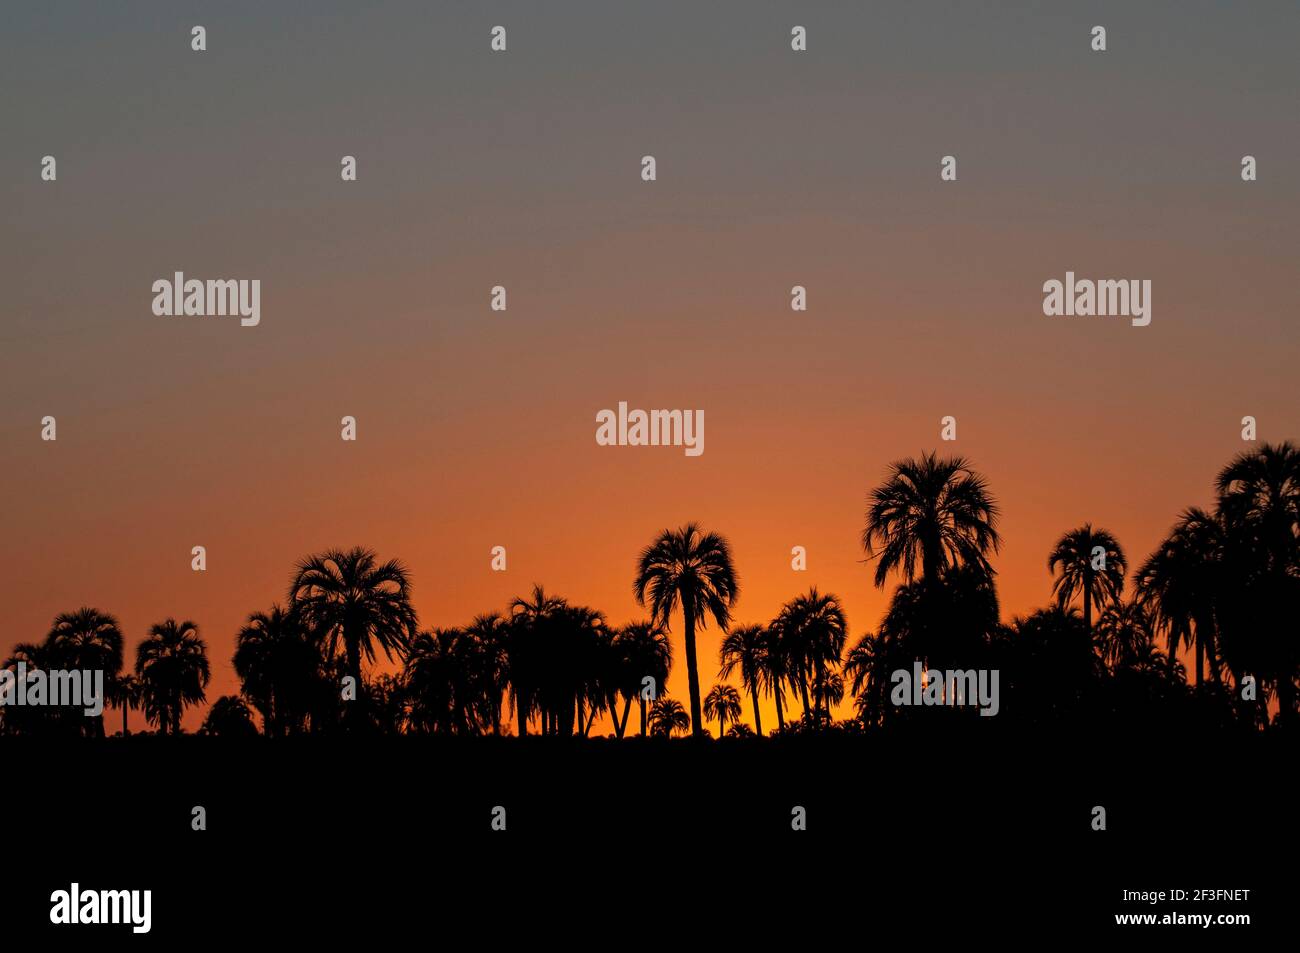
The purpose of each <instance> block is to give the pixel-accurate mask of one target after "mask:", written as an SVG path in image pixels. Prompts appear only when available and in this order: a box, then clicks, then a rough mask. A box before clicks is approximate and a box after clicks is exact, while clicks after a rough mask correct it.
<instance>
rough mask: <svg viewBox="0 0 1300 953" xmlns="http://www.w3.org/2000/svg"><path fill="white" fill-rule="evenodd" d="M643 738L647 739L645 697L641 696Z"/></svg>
mask: <svg viewBox="0 0 1300 953" xmlns="http://www.w3.org/2000/svg"><path fill="white" fill-rule="evenodd" d="M641 737H642V738H644V737H645V696H644V695H642V696H641Z"/></svg>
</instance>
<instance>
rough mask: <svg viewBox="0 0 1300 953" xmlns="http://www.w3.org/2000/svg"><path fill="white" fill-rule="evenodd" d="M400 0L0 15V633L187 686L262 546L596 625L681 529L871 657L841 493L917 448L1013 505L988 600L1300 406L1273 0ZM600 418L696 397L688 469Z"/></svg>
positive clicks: (1158, 503) (8, 641)
mask: <svg viewBox="0 0 1300 953" xmlns="http://www.w3.org/2000/svg"><path fill="white" fill-rule="evenodd" d="M431 6H432V5H429V4H425V3H387V4H367V5H357V4H350V3H349V4H344V3H318V4H313V5H312V6H311V10H312V12H311V13H310V14H309V15H305V14H301V13H294V12H292V11H291V10H290V9H288V8H287V7H281V6H280V5H266V4H260V3H227V4H222V5H220V6H219V7H214V6H206V5H199V4H185V3H166V4H163V3H152V4H141V3H114V4H111V5H109V4H89V3H86V4H80V3H78V4H60V3H50V4H39V5H37V4H31V5H24V6H21V7H15V8H14V9H11V10H8V11H6V14H5V19H6V22H5V24H4V27H3V35H2V36H0V80H2V81H3V82H2V84H0V85H2V86H3V88H4V89H5V90H6V91H7V92H6V96H5V97H4V99H3V101H0V119H2V120H3V121H2V122H0V128H2V129H3V130H4V135H3V140H0V204H2V206H3V228H0V243H2V244H0V252H2V254H0V269H2V270H3V271H2V277H3V286H4V288H5V290H6V294H5V295H4V298H3V306H2V314H3V322H2V324H0V389H2V390H0V397H2V398H3V399H2V400H0V490H2V498H3V500H4V502H5V505H4V507H3V513H0V533H2V536H3V542H4V545H3V550H2V552H3V559H4V567H3V572H0V605H4V606H5V607H6V610H5V614H4V618H3V622H4V625H3V628H0V652H4V653H6V654H7V651H8V649H9V648H10V647H11V646H12V644H13V643H14V642H17V641H27V640H33V639H39V638H41V637H43V636H44V634H45V632H46V631H47V630H48V628H49V624H50V621H51V619H52V618H53V617H54V615H55V614H56V613H58V612H60V611H65V610H70V609H73V608H76V607H77V606H80V605H82V604H89V605H93V606H96V607H98V608H100V609H103V610H106V611H110V612H113V613H114V614H116V615H117V616H118V617H119V619H120V620H121V622H122V623H123V626H124V630H125V633H126V635H127V640H128V644H129V647H130V649H131V653H130V657H131V658H132V659H133V658H134V644H135V643H136V642H138V641H139V639H140V638H141V637H143V635H144V634H145V633H146V631H147V628H148V626H149V625H150V624H151V623H154V622H157V621H160V620H161V619H163V618H165V617H167V616H176V617H178V618H183V617H188V618H192V619H194V620H196V621H197V622H199V624H200V627H201V631H202V634H203V635H204V637H205V638H206V639H207V640H208V643H209V646H210V650H211V655H212V659H213V669H214V674H213V682H212V685H211V686H210V689H209V698H210V699H211V698H215V697H216V696H217V695H219V694H223V693H228V692H232V691H234V690H236V688H237V683H236V681H235V679H234V676H233V673H232V671H231V669H230V665H229V657H230V654H231V651H232V650H233V641H234V635H235V633H236V632H237V631H238V628H239V626H240V625H241V623H242V621H243V620H244V618H245V617H246V616H247V614H248V613H249V612H251V611H254V610H258V609H265V608H267V607H269V606H270V604H271V603H272V602H275V601H277V600H279V601H282V600H283V599H284V595H285V590H286V588H287V585H288V582H289V578H290V575H291V568H292V565H293V563H294V562H295V561H296V560H297V559H298V558H300V557H302V556H304V555H306V554H307V553H310V552H313V551H316V550H319V549H323V548H327V547H348V546H352V545H357V544H360V545H366V546H370V547H373V548H374V549H376V550H377V551H378V552H379V553H380V555H381V556H383V557H391V556H396V557H400V558H401V559H403V560H404V561H405V562H406V563H407V565H408V566H409V568H410V570H411V572H412V576H413V580H414V584H415V599H416V604H417V607H418V609H419V612H420V616H421V620H422V623H423V624H424V625H425V626H444V625H454V624H459V623H463V622H466V621H468V619H469V618H470V617H471V616H472V615H473V614H475V613H477V612H481V611H487V610H489V609H504V608H505V605H506V603H507V601H508V600H509V599H510V597H512V596H514V595H516V594H521V593H524V592H526V591H527V590H528V588H529V587H530V586H531V584H532V583H533V582H540V583H543V584H544V585H545V586H546V587H547V589H548V590H554V591H556V592H558V593H560V594H562V595H564V596H566V597H568V598H569V599H571V600H573V601H576V602H581V603H585V604H590V605H593V606H595V607H597V608H600V609H602V610H603V611H604V612H606V613H607V615H608V617H609V619H610V621H611V622H613V623H615V624H621V623H623V622H626V621H628V620H630V619H632V618H636V617H640V616H641V615H643V613H642V611H641V610H639V609H638V607H637V606H636V605H635V603H634V600H633V598H632V590H631V584H632V573H633V567H634V561H635V558H636V555H637V553H638V551H639V549H640V548H641V547H642V546H644V545H645V544H646V543H648V542H649V541H650V540H651V539H652V538H653V537H654V535H655V534H656V533H658V532H659V531H661V530H663V529H664V528H666V527H676V526H679V525H680V524H682V523H684V522H686V521H688V520H698V521H700V522H702V523H703V524H704V525H705V526H707V527H708V528H711V529H716V530H718V531H720V532H722V533H724V534H726V535H727V536H728V537H729V538H730V540H731V542H732V544H733V547H734V552H735V556H736V562H737V566H738V569H739V572H740V576H741V581H742V587H743V590H742V592H743V594H742V597H741V600H740V602H739V604H738V606H737V609H736V618H737V620H738V621H741V622H749V621H765V620H767V619H770V618H771V617H772V615H773V614H774V613H775V612H776V610H777V609H778V607H779V606H780V604H781V603H782V602H783V601H785V600H787V599H789V598H790V597H792V596H794V595H795V594H797V593H798V592H801V591H804V590H806V589H807V588H808V587H809V586H810V585H813V584H815V585H817V586H819V587H820V588H821V589H823V590H827V589H829V590H830V591H832V592H835V593H837V594H839V595H840V596H841V597H842V598H843V600H844V603H845V606H846V609H847V612H848V615H849V621H850V626H851V638H854V639H856V637H857V636H859V635H861V634H862V633H863V632H864V631H867V630H872V629H874V627H875V626H876V624H877V623H878V621H879V619H880V616H881V614H882V612H883V609H884V607H885V605H886V603H887V598H888V591H885V592H882V591H879V590H876V589H874V588H873V587H872V585H871V575H870V569H869V568H868V567H867V566H865V565H864V564H863V562H862V559H863V553H862V551H861V547H860V543H859V538H860V534H861V530H862V522H863V513H864V508H865V498H866V494H867V492H868V491H869V489H870V488H871V487H872V486H874V485H875V484H877V483H878V482H879V481H880V480H881V478H882V477H883V476H884V473H885V470H886V467H887V466H888V464H889V463H890V462H891V461H893V460H896V459H898V458H900V457H903V456H909V455H914V454H917V453H919V452H921V451H924V450H929V449H935V448H938V449H941V450H943V451H948V452H957V453H961V454H963V455H966V456H968V457H969V458H970V459H971V460H972V461H973V463H974V464H975V466H976V467H977V468H978V469H979V470H980V471H981V472H982V473H983V474H985V475H986V476H987V478H988V479H989V481H990V483H991V486H992V488H993V490H994V492H995V494H996V496H997V498H998V500H999V502H1000V504H1001V506H1002V509H1003V513H1004V516H1003V521H1002V525H1001V528H1002V532H1003V535H1004V540H1005V545H1004V547H1003V552H1002V554H1001V555H1000V557H998V558H997V559H996V560H995V567H996V568H997V569H998V571H999V573H1000V575H999V591H1000V594H1001V598H1002V605H1003V614H1004V616H1006V617H1008V618H1009V617H1010V616H1011V615H1013V614H1018V613H1023V612H1026V611H1028V610H1031V609H1033V608H1035V607H1037V606H1040V605H1043V604H1045V603H1046V601H1047V599H1048V594H1049V591H1050V586H1051V578H1050V577H1049V575H1048V572H1047V568H1046V557H1047V553H1048V551H1049V549H1050V547H1051V545H1052V542H1053V541H1054V539H1055V538H1056V537H1058V536H1059V535H1060V534H1061V533H1062V532H1064V531H1066V530H1068V529H1070V528H1072V527H1074V526H1077V525H1079V524H1080V523H1082V522H1084V521H1092V522H1093V523H1094V524H1096V525H1100V526H1103V527H1105V528H1108V529H1110V530H1111V531H1112V532H1114V533H1115V534H1116V535H1117V536H1118V538H1119V539H1120V541H1121V543H1122V544H1123V545H1124V546H1125V548H1126V549H1127V551H1128V553H1129V556H1130V561H1131V562H1132V563H1133V564H1136V563H1138V562H1140V561H1141V559H1142V558H1144V557H1145V556H1146V555H1147V554H1148V553H1149V552H1150V551H1151V549H1152V548H1153V547H1154V546H1155V544H1156V543H1157V541H1158V540H1159V538H1160V537H1161V535H1162V534H1163V533H1164V532H1165V531H1166V530H1167V529H1168V528H1169V526H1170V525H1171V524H1172V523H1173V521H1174V519H1175V518H1176V516H1177V514H1178V512H1179V510H1181V509H1182V508H1183V507H1185V506H1188V505H1193V504H1197V505H1207V504H1209V503H1210V502H1211V499H1212V497H1211V485H1212V481H1213V477H1214V475H1215V473H1216V472H1217V470H1218V469H1219V467H1221V466H1222V465H1223V464H1224V463H1225V462H1226V461H1227V460H1228V459H1229V458H1230V457H1231V455H1233V454H1234V453H1236V452H1238V451H1240V450H1242V449H1244V448H1245V447H1246V445H1245V444H1243V443H1242V442H1241V440H1240V437H1239V430H1240V424H1239V421H1240V419H1241V417H1242V416H1243V415H1245V414H1253V415H1255V416H1256V417H1257V418H1258V420H1259V426H1260V436H1261V439H1264V440H1283V439H1287V438H1295V437H1297V436H1300V401H1297V396H1298V394H1297V390H1298V388H1297V383H1296V377H1295V368H1296V365H1297V359H1300V335H1297V333H1296V330H1295V322H1296V304H1295V302H1296V293H1295V291H1296V289H1295V281H1296V259H1297V249H1300V224H1298V221H1297V214H1296V213H1297V211H1300V175H1298V174H1297V170H1298V169H1300V126H1297V123H1296V121H1295V104H1296V102H1297V101H1300V65H1297V60H1296V57H1295V54H1294V41H1295V37H1296V36H1297V35H1300V8H1298V7H1297V6H1296V5H1295V4H1294V3H1277V4H1252V5H1250V7H1248V8H1244V7H1240V6H1234V5H1232V4H1228V3H1178V4H1142V5H1141V8H1140V9H1135V8H1133V5H1130V4H1106V3H1096V4H1089V5H1087V8H1086V9H1082V8H1081V9H1076V10H1071V11H1064V10H1060V9H1057V8H1056V5H1054V4H978V5H977V4H968V3H960V4H959V3H946V4H931V3H923V4H912V3H895V4H883V5H882V4H872V5H870V8H869V9H868V8H865V7H863V6H862V5H860V4H850V3H835V4H832V3H824V4H815V3H813V4H799V5H798V6H797V7H796V6H795V5H793V4H783V3H709V4H672V3H656V4H653V5H651V4H638V5H635V6H634V5H631V4H606V3H596V2H592V3H567V2H564V3H554V4H545V5H542V4H533V3H497V4H485V5H482V6H481V7H480V5H477V4H476V5H473V7H471V6H470V5H456V7H455V8H454V9H445V10H435V9H431V8H430V7H431ZM196 23H198V24H203V25H204V26H205V27H206V28H207V31H208V50H207V52H205V53H194V52H191V51H190V48H189V30H190V27H191V26H192V25H194V24H196ZM497 23H500V24H503V25H505V26H506V28H507V30H508V31H509V34H508V35H509V51H508V52H507V53H506V54H504V55H502V54H493V53H491V52H490V51H489V49H488V39H489V30H490V28H491V27H492V26H493V25H494V24H497ZM795 23H800V24H802V25H805V26H806V27H807V28H808V33H809V51H808V52H807V53H804V54H795V53H793V52H791V51H790V49H789V31H790V27H791V26H792V25H793V24H795ZM1094 23H1099V24H1103V25H1105V26H1106V27H1107V30H1108V35H1109V50H1108V51H1107V52H1106V53H1100V54H1099V53H1093V52H1091V51H1090V49H1089V31H1090V28H1091V26H1092V25H1093V24H1094ZM47 154H52V155H54V156H56V158H57V159H58V173H59V178H58V181H57V182H56V183H45V182H42V181H41V180H40V176H39V171H40V160H41V157H42V156H44V155H47ZM346 154H351V155H355V156H356V157H357V159H358V169H359V181H357V182H354V183H344V182H341V181H340V178H339V160H340V157H341V156H343V155H346ZM645 154H653V155H654V156H656V158H657V160H658V174H659V180H658V181H657V182H654V183H644V182H642V181H641V180H640V177H639V171H640V167H639V160H640V157H641V156H642V155H645ZM945 154H953V155H955V156H956V157H957V160H958V172H959V177H958V181H957V182H956V183H943V182H940V180H939V175H938V173H939V160H940V157H941V156H943V155H945ZM1245 154H1252V155H1255V156H1256V157H1257V158H1258V162H1259V181H1257V182H1254V183H1249V184H1247V183H1243V182H1242V181H1241V180H1240V176H1239V165H1240V160H1241V156H1242V155H1245ZM1066 270H1072V271H1075V272H1076V273H1077V274H1078V275H1079V276H1080V277H1092V278H1103V277H1106V278H1145V279H1150V280H1151V281H1152V283H1153V295H1152V297H1153V306H1154V307H1153V318H1152V322H1151V324H1150V326H1149V327H1146V328H1134V327H1131V326H1130V325H1129V322H1128V321H1127V320H1126V319H1119V318H1049V317H1046V316H1044V315H1043V313H1042V310H1041V306H1042V291H1041V288H1042V284H1043V282H1044V281H1046V280H1048V279H1051V278H1062V277H1063V276H1064V273H1065V271H1066ZM174 271H184V272H185V273H186V274H187V275H188V276H191V277H200V278H209V277H211V278H220V277H237V278H259V279H261V281H262V320H261V325H260V326H259V327H256V328H241V327H240V326H239V324H238V322H237V320H234V319H219V318H214V319H207V318H164V317H155V316H154V315H153V314H152V312H151V309H150V304H151V301H152V293H151V290H150V286H151V284H152V282H153V281H154V280H155V279H157V278H161V277H170V276H171V274H172V273H173V272H174ZM496 284H502V285H505V286H506V287H507V288H508V289H509V310H508V311H507V312H505V313H495V312H492V311H490V310H489V308H488V297H489V289H490V288H491V287H492V286H493V285H496ZM795 284H802V285H805V286H806V287H807V288H808V294H809V310H808V311H807V312H806V313H799V314H796V313H793V312H791V311H790V309H789V291H790V287H791V286H792V285H795ZM620 400H626V401H627V402H628V403H629V405H630V406H632V407H645V408H651V407H670V408H703V409H704V411H705V419H706V431H705V438H706V450H705V453H704V455H703V456H702V457H699V458H688V457H686V456H684V455H683V454H682V453H681V451H680V450H677V449H660V448H655V449H652V448H639V449H638V448H601V447H598V446H597V445H596V443H595V440H594V433H595V419H594V418H595V414H596V412H597V411H598V410H600V409H602V408H606V407H611V408H612V407H616V406H617V403H618V401H620ZM46 414H52V415H54V416H55V417H57V419H58V441H57V442H55V443H46V442H42V441H41V440H40V419H41V418H42V417H43V416H44V415H46ZM345 414H350V415H354V416H355V417H356V418H357V420H358V426H359V440H358V441H357V442H356V443H354V444H353V443H344V442H342V441H341V440H340V439H339V418H340V417H342V416H343V415H345ZM947 414H952V415H954V416H956V417H957V419H958V436H959V439H958V441H957V442H956V443H955V444H940V442H939V440H938V434H939V420H940V418H941V417H943V416H944V415H947ZM197 544H201V545H204V546H206V547H207V550H208V559H209V568H208V571H207V572H206V573H194V572H192V571H191V570H190V548H191V547H192V546H194V545H197ZM495 545H504V546H506V547H507V549H508V552H509V571H508V572H506V573H494V572H491V571H490V569H489V551H490V549H491V547H493V546H495ZM794 545H803V546H806V547H807V549H808V553H809V568H808V571H807V572H806V573H795V572H792V571H791V569H790V562H789V560H790V548H791V547H792V546H794ZM890 588H891V589H892V583H891V586H890ZM674 635H675V638H677V639H678V640H680V624H676V625H675V633H674ZM719 638H720V636H719V633H718V632H717V631H716V630H715V629H709V630H708V631H707V632H705V633H703V634H702V637H701V640H700V656H701V668H702V675H701V678H702V681H703V683H704V684H703V687H704V689H705V690H707V688H708V686H709V685H710V684H711V683H712V681H713V675H714V671H715V664H716V663H715V659H716V649H717V644H718V641H719ZM678 653H679V663H680V641H679V642H678ZM670 688H671V690H672V691H673V693H674V694H675V695H676V696H677V697H680V698H682V699H683V700H685V696H686V686H685V667H684V665H681V664H679V666H678V671H677V672H676V673H675V675H674V677H673V678H672V679H671V681H670ZM201 714H202V713H201V712H193V713H191V715H190V716H189V717H188V718H187V722H186V723H187V727H189V728H191V729H192V728H194V727H197V725H198V723H199V720H200V719H201ZM765 714H766V717H769V718H773V717H774V716H773V715H772V712H771V711H770V705H769V710H768V711H767V712H766V713H765ZM135 717H138V716H135ZM746 717H747V718H748V717H749V715H748V706H746ZM772 723H774V720H773V722H772Z"/></svg>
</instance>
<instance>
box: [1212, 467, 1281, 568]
mask: <svg viewBox="0 0 1300 953" xmlns="http://www.w3.org/2000/svg"><path fill="white" fill-rule="evenodd" d="M1215 488H1216V490H1217V491H1218V508H1219V512H1220V513H1221V514H1222V516H1223V519H1224V521H1225V522H1226V523H1228V524H1229V525H1231V526H1236V527H1241V528H1245V529H1249V530H1250V531H1251V532H1252V535H1253V536H1254V537H1255V539H1256V540H1257V542H1258V543H1259V545H1260V548H1261V549H1262V551H1263V553H1264V555H1265V556H1266V558H1267V561H1268V568H1269V569H1270V570H1271V571H1275V572H1280V573H1286V572H1294V571H1295V570H1297V569H1300V447H1297V446H1295V445H1294V444H1292V443H1290V442H1287V443H1281V444H1267V443H1266V444H1264V445H1263V446H1262V447H1260V448H1259V449H1257V450H1252V451H1250V452H1248V453H1240V454H1238V455H1237V456H1236V457H1234V458H1233V459H1232V461H1231V462H1229V463H1228V465H1227V466H1226V467H1224V468H1223V469H1222V470H1221V471H1220V472H1219V476H1218V478H1217V479H1216V481H1215Z"/></svg>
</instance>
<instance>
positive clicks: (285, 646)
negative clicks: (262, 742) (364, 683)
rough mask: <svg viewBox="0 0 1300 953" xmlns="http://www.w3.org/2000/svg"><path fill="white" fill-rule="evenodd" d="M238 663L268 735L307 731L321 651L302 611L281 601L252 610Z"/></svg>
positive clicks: (237, 639) (239, 646)
mask: <svg viewBox="0 0 1300 953" xmlns="http://www.w3.org/2000/svg"><path fill="white" fill-rule="evenodd" d="M234 667H235V674H236V675H238V676H239V679H240V682H241V684H242V688H243V693H244V695H245V696H247V698H248V699H249V701H251V702H252V704H253V707H254V708H256V709H257V711H258V712H259V713H260V714H261V716H262V724H263V727H264V729H265V731H266V734H268V735H271V736H281V735H284V734H285V733H287V732H289V731H293V732H297V731H301V730H302V728H303V723H304V722H305V720H306V718H307V716H308V713H309V710H310V699H311V693H312V689H313V683H314V682H315V680H316V678H317V673H318V669H319V668H320V653H319V650H318V649H317V647H316V646H315V645H314V644H313V643H312V641H311V638H310V634H309V633H308V632H307V631H306V628H305V627H304V626H303V625H302V621H301V619H300V618H299V616H298V614H297V613H295V612H293V611H285V610H284V609H282V608H280V606H278V605H275V606H272V607H271V611H270V612H254V613H252V614H251V615H249V617H248V622H246V623H245V624H244V626H243V627H242V628H241V629H240V630H239V634H238V635H237V636H236V637H235V656H234Z"/></svg>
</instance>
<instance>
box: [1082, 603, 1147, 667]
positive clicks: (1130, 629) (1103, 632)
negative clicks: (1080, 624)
mask: <svg viewBox="0 0 1300 953" xmlns="http://www.w3.org/2000/svg"><path fill="white" fill-rule="evenodd" d="M1154 636H1155V626H1154V623H1153V620H1152V618H1151V613H1150V611H1149V609H1148V607H1147V603H1146V602H1144V601H1143V600H1142V599H1141V598H1135V599H1131V600H1129V601H1127V602H1125V601H1122V600H1121V601H1118V602H1115V603H1113V604H1111V605H1109V606H1107V607H1106V609H1105V611H1104V612H1102V614H1101V616H1100V618H1098V619H1097V630H1096V642H1097V648H1098V650H1099V652H1100V654H1101V657H1102V659H1103V660H1104V661H1105V662H1106V664H1107V665H1109V666H1110V668H1111V669H1112V670H1115V669H1119V668H1125V667H1129V668H1133V667H1138V666H1140V665H1142V664H1145V663H1146V662H1148V661H1149V660H1150V657H1151V648H1152V646H1153V644H1154Z"/></svg>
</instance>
